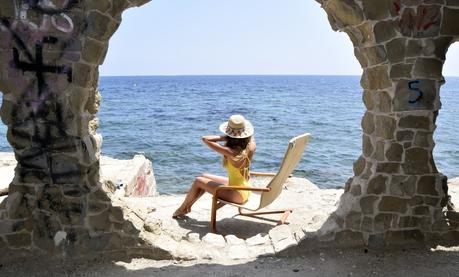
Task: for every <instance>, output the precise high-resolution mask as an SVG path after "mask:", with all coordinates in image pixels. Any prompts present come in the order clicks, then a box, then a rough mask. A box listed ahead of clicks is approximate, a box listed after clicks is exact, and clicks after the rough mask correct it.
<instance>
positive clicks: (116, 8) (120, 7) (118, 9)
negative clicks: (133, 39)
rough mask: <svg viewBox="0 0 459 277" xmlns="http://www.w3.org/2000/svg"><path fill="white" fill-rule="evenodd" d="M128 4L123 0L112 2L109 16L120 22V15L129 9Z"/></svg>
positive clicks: (113, 0)
mask: <svg viewBox="0 0 459 277" xmlns="http://www.w3.org/2000/svg"><path fill="white" fill-rule="evenodd" d="M129 4H130V3H129V1H125V0H112V7H111V9H110V10H109V14H110V15H111V16H113V18H115V19H117V20H119V21H121V14H122V13H123V11H124V10H126V9H127V8H128V7H129Z"/></svg>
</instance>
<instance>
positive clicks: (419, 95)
mask: <svg viewBox="0 0 459 277" xmlns="http://www.w3.org/2000/svg"><path fill="white" fill-rule="evenodd" d="M420 82H421V81H420V80H416V81H411V82H409V83H408V88H409V89H410V90H411V91H413V92H415V93H417V97H416V99H414V100H408V102H409V103H410V104H414V103H416V102H418V101H419V100H421V98H422V96H423V94H424V93H423V92H422V91H421V90H420V89H419V88H418V86H417V85H418V84H419V83H420Z"/></svg>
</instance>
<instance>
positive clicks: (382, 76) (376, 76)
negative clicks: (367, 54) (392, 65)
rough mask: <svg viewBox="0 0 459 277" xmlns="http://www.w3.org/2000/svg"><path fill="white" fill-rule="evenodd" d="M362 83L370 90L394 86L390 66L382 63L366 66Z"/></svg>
mask: <svg viewBox="0 0 459 277" xmlns="http://www.w3.org/2000/svg"><path fill="white" fill-rule="evenodd" d="M360 83H361V85H362V87H363V88H364V89H370V90H376V89H385V88H388V87H390V86H392V82H391V80H390V77H389V67H388V66H387V65H380V66H375V67H371V68H366V69H365V70H364V72H363V75H362V79H361V81H360Z"/></svg>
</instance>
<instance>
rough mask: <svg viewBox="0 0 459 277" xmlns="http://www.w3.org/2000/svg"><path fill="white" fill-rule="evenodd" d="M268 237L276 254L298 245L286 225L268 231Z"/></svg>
mask: <svg viewBox="0 0 459 277" xmlns="http://www.w3.org/2000/svg"><path fill="white" fill-rule="evenodd" d="M269 237H270V238H271V241H272V244H273V247H274V251H275V252H276V253H278V252H280V251H282V250H285V249H287V248H289V247H292V246H296V245H297V244H298V243H297V241H296V239H295V238H294V237H293V234H292V231H291V230H290V227H289V226H288V225H279V226H276V227H274V228H273V229H271V230H269Z"/></svg>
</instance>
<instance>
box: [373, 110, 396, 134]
mask: <svg viewBox="0 0 459 277" xmlns="http://www.w3.org/2000/svg"><path fill="white" fill-rule="evenodd" d="M395 123H396V121H395V119H394V118H392V117H389V116H385V115H377V116H375V126H376V128H375V134H376V136H378V137H380V138H384V139H393V138H394V132H395V127H396V124H395Z"/></svg>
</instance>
